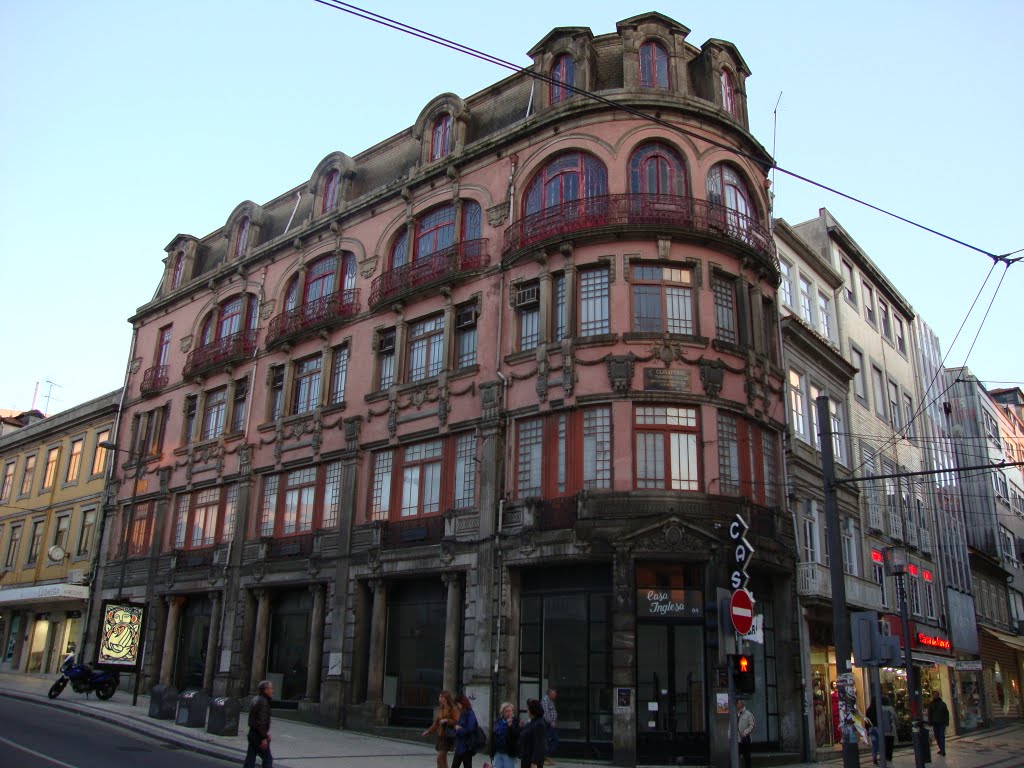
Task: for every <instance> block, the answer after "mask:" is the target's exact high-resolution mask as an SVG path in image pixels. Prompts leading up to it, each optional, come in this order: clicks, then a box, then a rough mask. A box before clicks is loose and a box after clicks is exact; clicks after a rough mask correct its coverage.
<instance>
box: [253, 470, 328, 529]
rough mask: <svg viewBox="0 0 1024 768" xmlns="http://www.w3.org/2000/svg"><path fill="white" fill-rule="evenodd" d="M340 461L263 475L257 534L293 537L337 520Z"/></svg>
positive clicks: (325, 526)
mask: <svg viewBox="0 0 1024 768" xmlns="http://www.w3.org/2000/svg"><path fill="white" fill-rule="evenodd" d="M340 493H341V463H340V462H337V461H335V462H332V463H330V464H321V465H319V466H316V467H304V468H302V469H296V470H292V471H291V472H282V473H281V474H277V475H266V476H265V477H264V478H263V498H262V500H261V503H260V516H259V528H258V533H259V535H260V536H272V537H275V538H277V537H281V536H294V535H296V534H302V533H311V532H313V531H314V530H320V529H323V528H330V527H331V526H334V525H336V524H337V522H338V503H339V498H340Z"/></svg>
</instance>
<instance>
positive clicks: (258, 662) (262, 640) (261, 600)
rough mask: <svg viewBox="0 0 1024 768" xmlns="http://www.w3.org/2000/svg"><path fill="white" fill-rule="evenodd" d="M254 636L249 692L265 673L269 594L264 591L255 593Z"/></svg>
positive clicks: (268, 632) (254, 688)
mask: <svg viewBox="0 0 1024 768" xmlns="http://www.w3.org/2000/svg"><path fill="white" fill-rule="evenodd" d="M256 597H257V600H258V602H257V605H256V636H255V637H254V638H253V643H252V670H251V671H250V673H249V690H250V691H252V692H255V690H256V686H257V685H259V683H260V680H262V679H263V676H264V674H266V671H267V641H268V640H269V639H270V593H269V592H267V590H265V589H260V590H257V591H256Z"/></svg>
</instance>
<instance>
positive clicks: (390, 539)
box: [381, 515, 444, 549]
mask: <svg viewBox="0 0 1024 768" xmlns="http://www.w3.org/2000/svg"><path fill="white" fill-rule="evenodd" d="M383 534H384V535H383V537H382V541H381V546H383V547H384V548H386V549H397V548H400V547H421V546H423V545H425V544H438V543H440V541H441V539H443V538H444V516H443V515H431V516H430V517H413V518H410V519H408V520H389V521H388V522H386V523H384V531H383Z"/></svg>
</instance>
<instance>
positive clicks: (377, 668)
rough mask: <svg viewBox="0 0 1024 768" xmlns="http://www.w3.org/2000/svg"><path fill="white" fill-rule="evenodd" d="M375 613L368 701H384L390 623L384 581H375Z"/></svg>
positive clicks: (371, 635) (369, 666) (372, 623)
mask: <svg viewBox="0 0 1024 768" xmlns="http://www.w3.org/2000/svg"><path fill="white" fill-rule="evenodd" d="M370 586H371V588H372V589H373V613H372V614H371V617H370V658H369V663H368V664H367V666H368V669H367V675H366V700H367V701H368V702H381V701H383V700H384V645H385V641H386V637H385V634H386V632H387V623H388V585H387V582H385V581H384V579H373V580H372V581H371V582H370Z"/></svg>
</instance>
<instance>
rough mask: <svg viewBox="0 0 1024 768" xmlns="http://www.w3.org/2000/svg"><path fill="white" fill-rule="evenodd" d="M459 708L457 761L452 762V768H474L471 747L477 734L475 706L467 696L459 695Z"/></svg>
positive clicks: (456, 727) (456, 733) (456, 740)
mask: <svg viewBox="0 0 1024 768" xmlns="http://www.w3.org/2000/svg"><path fill="white" fill-rule="evenodd" d="M455 703H456V704H457V705H458V707H459V712H460V713H461V714H460V715H459V722H457V723H456V724H455V759H453V760H452V768H460V766H464V767H465V768H473V752H472V751H471V750H470V748H469V745H470V744H471V743H472V742H473V736H474V734H475V733H476V715H475V714H473V705H472V704H470V703H469V699H467V698H466V696H465V694H461V693H460V694H459V695H458V696H457V697H456V698H455Z"/></svg>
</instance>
